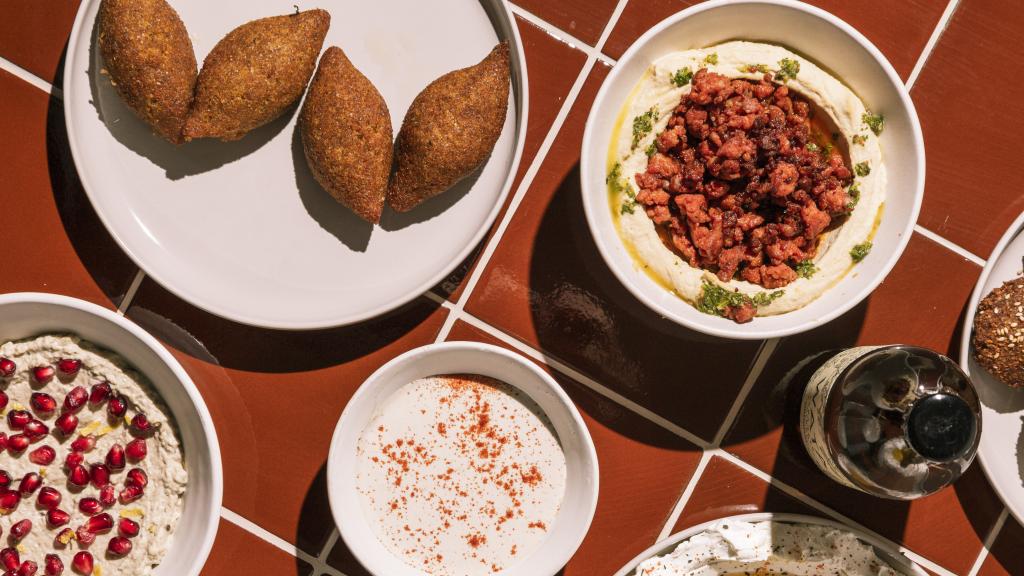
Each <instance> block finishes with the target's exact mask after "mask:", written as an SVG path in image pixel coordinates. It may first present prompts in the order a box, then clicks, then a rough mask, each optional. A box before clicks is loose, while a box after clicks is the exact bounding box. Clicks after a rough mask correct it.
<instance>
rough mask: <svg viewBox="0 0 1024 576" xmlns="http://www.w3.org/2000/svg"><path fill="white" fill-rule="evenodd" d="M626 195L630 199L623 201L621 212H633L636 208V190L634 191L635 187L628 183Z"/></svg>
mask: <svg viewBox="0 0 1024 576" xmlns="http://www.w3.org/2000/svg"><path fill="white" fill-rule="evenodd" d="M626 196H627V197H628V198H629V199H628V200H623V201H622V207H621V208H620V209H619V214H632V213H633V210H634V209H635V208H636V192H634V191H633V187H632V186H630V185H629V184H626Z"/></svg>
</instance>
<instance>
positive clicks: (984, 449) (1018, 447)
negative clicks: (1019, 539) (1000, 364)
mask: <svg viewBox="0 0 1024 576" xmlns="http://www.w3.org/2000/svg"><path fill="white" fill-rule="evenodd" d="M1022 229H1024V214H1021V215H1020V216H1019V217H1017V220H1016V221H1014V223H1013V224H1011V225H1010V227H1009V228H1008V229H1007V231H1006V234H1004V235H1003V237H1002V238H1001V239H1000V240H999V243H998V244H996V247H995V249H994V250H992V255H991V256H990V257H989V259H988V263H987V264H986V265H985V269H984V270H982V272H981V277H980V278H978V284H977V285H976V286H975V287H974V293H973V294H971V301H970V302H969V303H968V304H967V314H966V315H965V317H964V325H963V330H962V336H961V340H960V367H961V368H963V369H964V372H967V375H968V376H970V377H971V382H973V383H974V386H975V387H976V388H977V389H978V396H979V398H980V399H981V411H982V418H983V422H984V426H982V431H981V443H980V444H979V445H978V460H979V461H980V462H981V467H982V468H983V469H984V470H985V474H986V475H988V479H989V482H991V483H992V486H993V487H994V488H995V489H996V492H998V493H999V496H1000V497H1001V498H1002V499H1003V502H1005V503H1006V506H1007V507H1008V508H1009V509H1010V512H1013V515H1014V517H1016V518H1017V521H1018V522H1024V390H1014V389H1011V388H1009V387H1007V386H1006V385H1005V384H1003V383H1002V382H999V381H998V380H996V379H995V378H994V377H992V376H991V375H989V373H988V372H987V371H986V370H985V369H984V368H981V367H980V366H979V365H978V364H977V363H976V362H975V361H974V348H973V346H972V345H971V339H972V337H973V326H974V315H975V312H976V311H977V310H978V302H980V301H981V299H982V298H984V297H985V296H986V295H987V294H988V293H989V292H991V291H992V290H993V289H995V288H998V287H999V286H1001V285H1002V284H1003V283H1004V282H1006V281H1008V280H1013V279H1014V278H1018V277H1020V276H1021V273H1022V268H1024V262H1022V260H1024V234H1021V233H1020V232H1021V230H1022Z"/></svg>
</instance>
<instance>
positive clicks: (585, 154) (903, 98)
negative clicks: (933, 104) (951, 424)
mask: <svg viewBox="0 0 1024 576" xmlns="http://www.w3.org/2000/svg"><path fill="white" fill-rule="evenodd" d="M728 40H754V41H761V42H767V43H771V44H779V45H784V46H786V47H788V48H791V49H793V50H795V51H796V52H798V53H800V54H803V55H806V56H807V57H808V58H809V59H810V60H812V61H815V62H817V63H819V64H821V65H823V66H824V67H825V68H826V69H828V70H831V71H832V73H833V74H834V75H835V76H836V77H837V78H838V79H839V80H841V81H842V82H844V83H846V84H847V85H848V86H850V87H852V88H853V90H854V92H856V93H857V95H858V96H860V98H861V99H862V100H863V101H864V103H865V104H866V105H867V107H868V108H869V109H871V110H874V111H877V112H880V113H882V114H883V115H884V116H885V131H884V132H883V133H882V136H881V145H882V155H883V159H884V162H885V164H886V167H887V172H886V174H887V177H888V182H887V185H886V197H885V210H884V213H883V216H882V221H881V224H880V226H879V228H878V231H877V233H876V234H875V237H874V240H873V242H874V247H873V249H872V251H871V256H870V257H868V258H867V259H865V260H864V261H863V262H861V263H860V264H858V265H857V266H856V268H855V269H854V270H853V271H852V272H850V273H849V274H847V275H846V276H845V277H844V278H843V279H842V280H841V281H840V282H839V283H838V284H837V285H835V286H833V287H832V288H831V289H829V290H828V291H826V292H825V293H824V294H822V295H821V296H819V297H818V298H817V299H815V300H814V301H812V302H811V303H809V304H808V305H806V306H804V307H803V308H800V309H798V310H794V311H792V312H787V313H785V314H780V315H777V316H764V317H757V318H754V320H753V321H751V322H750V323H748V324H736V323H735V322H733V321H731V320H727V319H724V318H719V317H717V316H711V315H708V314H703V313H701V312H698V311H697V309H696V308H694V307H693V306H692V305H690V304H689V303H687V302H686V301H684V300H683V299H681V298H679V297H678V296H676V295H675V294H673V293H671V292H669V291H668V290H665V289H664V288H662V287H661V286H659V285H658V284H657V283H655V282H654V281H653V280H651V279H650V278H649V277H648V276H647V275H646V274H645V273H643V272H642V271H641V270H639V269H638V265H637V264H636V263H635V261H634V259H633V257H632V256H631V255H630V254H629V253H628V252H627V251H626V248H625V246H624V245H623V243H622V240H621V239H620V238H619V235H618V231H617V230H616V226H615V223H614V222H613V220H612V214H611V208H610V207H609V204H608V192H607V187H606V185H605V176H606V169H607V167H606V160H607V158H608V149H609V143H610V140H611V134H612V130H613V128H614V125H615V121H616V119H617V117H618V115H619V112H620V110H621V108H622V105H623V103H625V102H626V100H627V98H628V96H629V94H630V92H631V91H632V90H633V88H634V87H635V86H636V84H637V82H638V81H639V80H640V78H641V76H642V75H643V73H644V71H645V70H647V69H648V67H650V65H651V64H652V63H654V61H655V60H657V59H658V58H660V57H661V56H664V55H666V54H669V53H671V52H675V51H679V50H689V49H694V48H704V47H707V46H712V45H715V44H720V43H722V42H725V41H728ZM580 174H581V179H582V190H583V207H584V210H585V212H586V216H587V221H588V223H589V225H590V231H591V233H592V234H593V236H594V240H595V242H596V243H597V247H598V250H599V251H600V252H601V255H602V256H603V257H604V260H605V262H607V263H608V267H609V268H611V270H612V272H613V273H614V274H615V276H616V277H617V278H618V279H619V281H620V282H622V284H623V285H624V286H625V287H626V288H627V289H628V290H629V291H630V292H632V293H633V295H634V296H636V297H637V299H639V300H640V301H641V302H643V303H644V304H646V305H647V306H648V307H650V308H651V309H652V310H654V311H655V312H657V313H659V314H661V315H662V316H665V317H666V318H669V319H671V320H673V321H675V322H677V323H679V324H682V325H683V326H686V327H688V328H692V329H694V330H698V331H700V332H704V333H706V334H712V335H715V336H721V337H725V338H737V339H762V338H773V337H778V336H787V335H790V334H796V333H799V332H805V331H807V330H811V329H813V328H815V327H817V326H820V325H822V324H824V323H826V322H828V321H830V320H832V319H834V318H836V317H838V316H840V315H842V314H843V313H844V312H846V311H848V310H850V309H851V308H853V307H854V306H856V305H857V304H858V303H859V302H860V301H861V300H863V299H864V298H866V297H867V296H868V295H869V294H871V292H872V291H873V290H874V289H875V288H876V287H877V286H878V285H879V284H880V283H881V282H882V280H883V279H884V278H885V276H886V275H887V274H888V273H889V271H890V270H891V269H892V267H893V266H894V265H895V264H896V261H897V260H898V259H899V257H900V255H901V254H902V253H903V249H904V248H906V245H907V242H908V241H909V240H910V236H911V235H912V234H913V228H914V223H915V222H916V221H917V215H918V212H919V211H920V207H921V199H922V198H923V196H924V177H925V156H924V141H923V139H922V137H921V125H920V123H919V122H918V119H917V112H916V111H915V109H914V104H913V102H912V101H911V100H910V96H909V94H908V93H907V90H906V87H905V86H904V84H903V81H902V80H901V79H900V77H899V75H897V74H896V71H895V70H893V68H892V65H891V64H889V61H888V60H886V58H885V56H883V55H882V53H881V52H880V51H879V50H878V48H876V47H875V46H874V45H873V44H872V43H871V42H870V41H869V40H868V39H867V38H865V37H864V35H863V34H861V33H860V32H858V31H857V30H855V29H854V28H853V27H852V26H850V25H849V24H847V23H846V22H843V21H842V20H840V19H839V18H837V17H836V16H833V15H832V14H829V13H828V12H825V11H824V10H821V9H819V8H815V7H814V6H810V5H808V4H804V3H802V2H796V1H793V0H741V1H734V0H712V1H710V2H704V3H701V4H698V5H696V6H693V7H692V8H688V9H686V10H683V11H681V12H679V13H677V14H675V15H673V16H670V17H669V18H667V19H665V20H663V21H661V22H660V23H659V24H657V25H655V26H654V27H653V28H651V29H650V30H648V31H647V32H646V33H645V34H644V35H643V36H641V37H640V38H639V39H638V40H637V41H636V42H634V43H633V45H632V46H631V47H630V48H629V50H627V51H626V53H625V54H623V55H622V58H620V59H619V61H618V64H616V66H615V67H614V68H613V69H612V71H611V73H609V74H608V78H607V79H606V80H605V81H604V85H603V86H601V91H600V92H598V94H597V99H596V100H595V101H594V106H593V108H591V110H590V117H589V118H588V119H587V127H586V132H585V133H584V136H583V150H582V158H581V161H580Z"/></svg>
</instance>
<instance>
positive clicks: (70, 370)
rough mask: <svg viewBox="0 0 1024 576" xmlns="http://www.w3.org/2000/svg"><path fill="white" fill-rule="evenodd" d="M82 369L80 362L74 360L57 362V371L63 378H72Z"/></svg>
mask: <svg viewBox="0 0 1024 576" xmlns="http://www.w3.org/2000/svg"><path fill="white" fill-rule="evenodd" d="M81 369H82V361H81V360H78V359H75V358H62V359H60V360H57V370H60V373H61V374H64V375H65V376H74V375H75V374H78V371H79V370H81Z"/></svg>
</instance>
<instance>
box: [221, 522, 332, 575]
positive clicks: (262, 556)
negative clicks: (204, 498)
mask: <svg viewBox="0 0 1024 576" xmlns="http://www.w3.org/2000/svg"><path fill="white" fill-rule="evenodd" d="M312 571H313V567H312V566H310V565H309V564H306V563H305V562H303V561H302V560H299V559H298V558H295V557H294V556H292V555H291V554H288V553H286V552H283V551H282V550H280V549H278V548H275V547H274V546H273V545H271V544H270V543H268V542H266V541H264V540H262V539H260V538H257V537H256V536H253V535H252V534H250V533H249V532H247V531H245V530H243V529H241V528H239V527H238V526H236V525H234V524H232V523H231V522H228V521H227V520H221V521H220V527H219V528H218V529H217V540H216V541H215V542H214V543H213V550H212V551H211V552H210V558H209V559H208V560H207V561H206V566H204V567H203V576H235V575H236V574H280V575H281V576H307V575H309V574H310V573H311V572H312Z"/></svg>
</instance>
